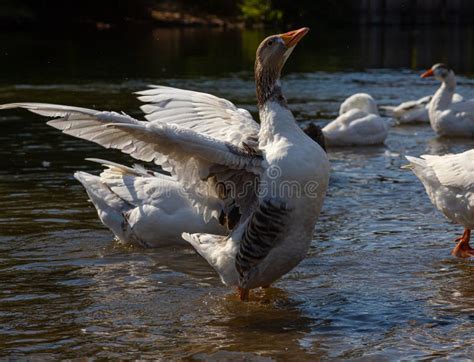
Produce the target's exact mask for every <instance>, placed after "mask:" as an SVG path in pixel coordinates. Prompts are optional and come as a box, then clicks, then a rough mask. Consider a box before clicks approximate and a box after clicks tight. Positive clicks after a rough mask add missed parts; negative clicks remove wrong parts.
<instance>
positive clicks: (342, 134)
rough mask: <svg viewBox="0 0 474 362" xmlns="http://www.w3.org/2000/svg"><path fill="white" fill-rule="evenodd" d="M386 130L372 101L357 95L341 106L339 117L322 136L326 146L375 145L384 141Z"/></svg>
mask: <svg viewBox="0 0 474 362" xmlns="http://www.w3.org/2000/svg"><path fill="white" fill-rule="evenodd" d="M388 128H389V127H388V124H387V123H386V122H385V120H384V119H383V118H382V117H380V116H379V113H378V110H377V105H376V103H375V101H374V99H373V98H372V97H371V96H370V95H368V94H366V93H357V94H354V95H352V96H350V97H349V98H347V99H346V100H345V101H344V102H343V103H342V104H341V107H340V109H339V117H337V118H336V119H335V120H334V121H332V122H330V123H329V124H327V125H326V126H325V127H324V128H323V134H324V139H325V142H326V145H328V146H362V145H376V144H382V143H383V142H384V141H385V139H386V138H387V134H388Z"/></svg>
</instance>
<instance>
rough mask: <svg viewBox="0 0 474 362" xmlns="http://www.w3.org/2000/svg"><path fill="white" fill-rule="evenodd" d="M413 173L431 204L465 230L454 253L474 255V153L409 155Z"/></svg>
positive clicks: (455, 254)
mask: <svg viewBox="0 0 474 362" xmlns="http://www.w3.org/2000/svg"><path fill="white" fill-rule="evenodd" d="M406 158H407V159H408V161H409V162H410V164H409V165H407V166H405V167H407V168H410V169H412V171H413V173H414V174H415V175H416V176H417V177H418V178H419V179H420V181H421V182H422V183H423V185H424V186H425V190H426V193H427V194H428V196H429V197H430V200H431V202H432V203H433V204H434V205H435V206H436V207H437V208H438V210H440V211H441V212H442V213H443V214H444V215H445V216H446V217H447V218H448V219H450V220H451V221H453V222H455V223H457V224H460V225H462V226H463V227H464V234H463V235H462V237H460V238H457V239H456V241H458V244H457V245H456V247H455V248H454V249H453V251H452V254H453V255H454V256H457V257H460V258H468V257H471V256H474V249H472V248H471V247H470V245H469V240H470V236H471V230H472V229H473V228H474V150H470V151H466V152H463V153H459V154H449V155H444V156H434V155H422V156H421V158H416V157H410V156H406Z"/></svg>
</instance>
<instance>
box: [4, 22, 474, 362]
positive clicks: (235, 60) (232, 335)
mask: <svg viewBox="0 0 474 362" xmlns="http://www.w3.org/2000/svg"><path fill="white" fill-rule="evenodd" d="M308 25H310V26H311V24H308ZM268 33H270V31H262V30H249V31H243V32H240V31H237V30H216V29H211V30H210V29H156V30H155V31H153V32H151V33H143V32H141V33H140V32H133V31H130V32H126V33H125V32H124V33H120V32H116V31H111V32H107V31H106V32H98V33H87V32H86V33H82V34H79V33H61V32H56V33H54V34H53V33H41V32H38V33H35V34H31V33H14V34H1V35H0V41H1V42H0V44H2V45H1V52H0V68H1V69H2V73H1V74H0V80H1V85H0V103H7V102H13V101H26V100H28V101H43V102H55V103H64V104H73V105H78V106H88V107H93V108H97V109H111V110H117V111H119V110H123V111H125V112H127V113H130V114H132V115H134V116H137V117H140V113H139V111H138V106H139V102H138V101H137V100H135V99H134V96H133V95H132V94H131V93H132V92H134V91H137V90H140V89H143V88H145V87H146V85H147V84H148V83H162V84H169V85H173V86H177V87H182V88H190V89H196V90H201V91H205V92H210V93H213V94H216V95H220V96H222V97H225V98H228V99H230V100H232V101H233V102H235V103H236V104H238V105H239V106H243V107H245V108H247V109H249V110H250V111H252V112H253V114H255V112H256V107H255V96H254V85H253V82H252V73H251V70H252V64H253V57H254V52H255V48H256V46H257V45H258V42H259V41H260V40H261V39H262V38H263V37H264V36H265V35H266V34H268ZM310 35H311V36H308V37H307V38H306V39H305V40H304V43H302V44H301V47H298V49H297V50H296V51H295V52H294V54H293V55H292V57H291V59H290V60H289V62H288V64H287V69H286V72H287V73H288V74H287V75H286V76H285V77H284V78H283V80H282V84H283V87H284V91H285V94H286V96H287V98H288V101H289V104H290V107H291V109H292V110H293V111H294V113H295V116H296V118H297V119H298V120H299V121H301V122H317V123H319V124H320V125H324V124H326V123H327V122H329V121H330V120H332V119H334V118H335V117H336V116H337V112H338V108H339V104H340V103H341V102H342V100H343V99H344V98H346V97H347V96H349V95H351V94H353V93H356V92H368V93H370V94H372V95H373V96H374V98H375V99H376V100H377V101H378V102H379V103H380V104H397V103H399V102H401V101H404V100H407V99H413V98H417V97H421V96H425V95H428V94H432V93H433V92H434V90H435V89H436V88H437V87H438V84H437V83H436V82H434V81H426V80H420V79H419V71H416V70H410V69H411V68H418V67H426V66H429V65H431V64H432V63H435V62H438V61H448V62H449V63H451V64H452V65H453V67H454V69H455V70H456V71H457V73H458V74H459V76H458V91H459V93H461V94H462V95H463V96H464V97H465V98H473V97H474V80H473V79H472V78H470V77H469V76H467V75H468V74H469V73H471V72H472V64H474V62H473V61H472V51H471V45H470V37H471V28H449V29H448V28H436V29H433V28H420V29H418V30H416V31H411V30H410V31H409V30H406V29H403V28H397V27H387V28H377V27H376V28H357V29H355V30H354V29H350V30H337V31H332V32H330V33H323V32H322V30H318V27H317V25H316V26H314V27H313V31H312V32H311V33H310ZM441 40H443V41H441ZM444 40H446V41H444ZM448 40H449V41H448ZM32 54H34V56H32ZM377 68H383V69H377ZM401 68H403V69H401ZM0 124H1V126H2V133H1V134H0V145H1V146H0V204H1V205H2V207H1V208H0V319H1V321H2V322H1V323H0V355H1V356H7V355H9V356H25V355H27V356H30V355H35V356H42V357H51V358H60V357H62V358H77V357H83V356H90V357H98V358H140V357H141V358H155V359H156V358H158V359H160V358H161V359H170V358H178V359H179V358H193V359H212V358H214V359H219V358H220V359H226V358H235V359H239V360H240V359H248V360H252V359H257V358H262V357H269V358H274V359H294V360H315V359H316V360H317V359H327V358H336V359H341V358H342V359H343V358H346V359H357V358H374V359H377V358H381V359H397V358H406V359H415V358H436V357H438V358H444V357H447V356H449V357H451V358H468V357H469V356H472V355H473V353H474V351H473V349H472V345H471V344H468V343H467V342H469V341H472V339H473V338H474V335H473V331H472V321H473V319H472V316H473V310H474V305H473V304H474V290H473V287H472V283H470V281H471V280H472V274H473V273H474V268H473V265H472V262H470V261H460V260H454V259H453V258H451V257H450V255H449V252H450V249H451V248H452V246H453V243H452V240H453V239H454V238H455V237H456V236H457V235H458V234H459V233H460V231H461V230H460V228H459V227H458V226H456V225H453V224H451V223H449V222H448V221H447V220H445V219H444V218H443V216H442V215H440V214H439V213H438V212H437V211H436V210H435V209H434V207H433V206H432V205H431V203H430V202H429V200H428V197H427V196H426V194H425V191H424V189H423V187H422V185H421V184H420V183H419V181H418V180H417V179H416V178H415V176H414V175H413V174H412V173H411V172H409V171H406V170H405V171H404V170H401V169H400V166H402V165H403V164H405V163H406V161H405V159H404V157H403V156H404V155H406V154H409V155H420V154H423V153H435V154H436V153H438V154H442V153H448V152H461V151H463V150H466V149H469V148H473V147H474V142H473V141H472V140H463V139H458V140H448V139H443V138H437V137H435V135H434V133H433V131H432V130H431V128H430V127H429V125H414V126H399V127H394V128H392V129H391V131H390V134H389V137H388V139H387V141H386V143H385V146H382V147H370V148H348V149H342V148H341V149H331V150H330V152H329V157H330V159H331V163H332V175H331V184H330V189H329V191H328V195H327V199H326V201H325V206H324V209H323V213H322V215H321V218H320V221H319V222H318V224H317V226H316V230H315V235H314V240H313V243H312V246H311V249H310V251H309V254H308V257H307V258H306V259H305V260H304V261H303V262H302V263H301V265H299V266H298V267H297V268H296V269H295V270H294V271H293V272H291V273H290V274H288V275H286V276H285V277H284V278H282V280H281V281H279V282H278V283H276V284H275V285H274V288H270V289H268V290H264V291H257V292H255V300H254V301H253V302H251V303H240V302H238V301H237V299H236V296H235V294H234V292H233V291H232V290H229V289H227V288H226V287H224V286H223V285H221V283H220V281H219V279H218V277H217V276H216V275H215V273H214V272H213V271H212V270H211V269H210V268H209V266H208V265H207V264H206V262H205V261H204V260H202V259H201V258H200V257H199V256H197V255H196V254H195V253H194V252H193V251H192V250H191V249H178V248H172V247H171V248H164V249H160V250H144V249H139V248H127V247H122V246H119V245H118V244H117V243H115V242H114V241H113V240H112V236H111V234H110V233H109V232H108V230H106V229H105V228H104V227H103V226H102V225H101V223H100V222H99V221H98V219H97V214H96V212H95V210H94V208H93V206H92V205H91V204H90V203H88V202H87V197H86V194H85V192H84V190H83V189H82V188H81V186H80V185H79V184H78V183H77V182H76V181H75V180H74V179H73V177H72V174H73V172H74V171H76V170H83V171H88V172H91V173H95V174H97V173H98V172H100V166H99V165H97V164H92V163H90V162H87V161H85V160H84V158H85V157H96V158H104V159H110V160H113V161H116V162H122V163H124V164H127V165H128V164H131V163H132V162H133V160H131V159H129V158H128V157H127V156H126V155H123V154H120V153H119V152H117V151H112V150H104V149H102V148H100V147H99V146H97V145H95V144H93V143H88V142H85V141H81V140H78V139H75V138H72V137H68V136H65V135H62V134H60V133H59V132H58V131H57V130H55V129H52V128H50V127H48V126H46V125H45V123H44V119H42V118H41V117H37V116H34V115H31V114H27V113H26V112H17V111H12V112H4V113H2V114H0Z"/></svg>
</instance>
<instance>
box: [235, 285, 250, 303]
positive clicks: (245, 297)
mask: <svg viewBox="0 0 474 362" xmlns="http://www.w3.org/2000/svg"><path fill="white" fill-rule="evenodd" d="M237 290H238V293H239V299H240V300H241V301H242V302H248V301H249V290H248V289H244V288H241V287H238V288H237Z"/></svg>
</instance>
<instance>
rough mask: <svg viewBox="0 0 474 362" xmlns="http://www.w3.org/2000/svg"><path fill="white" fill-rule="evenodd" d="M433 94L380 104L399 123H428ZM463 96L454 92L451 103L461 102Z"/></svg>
mask: <svg viewBox="0 0 474 362" xmlns="http://www.w3.org/2000/svg"><path fill="white" fill-rule="evenodd" d="M431 98H433V96H426V97H422V98H420V99H417V100H414V101H407V102H403V103H401V104H399V105H398V106H381V107H380V109H382V110H384V111H385V112H386V113H387V115H388V116H389V117H393V118H395V119H396V120H397V121H398V122H399V123H417V122H420V123H429V122H430V116H429V114H428V109H429V106H430V101H431ZM463 100H464V98H463V96H462V95H460V94H459V93H454V95H453V103H457V102H462V101H463Z"/></svg>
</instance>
